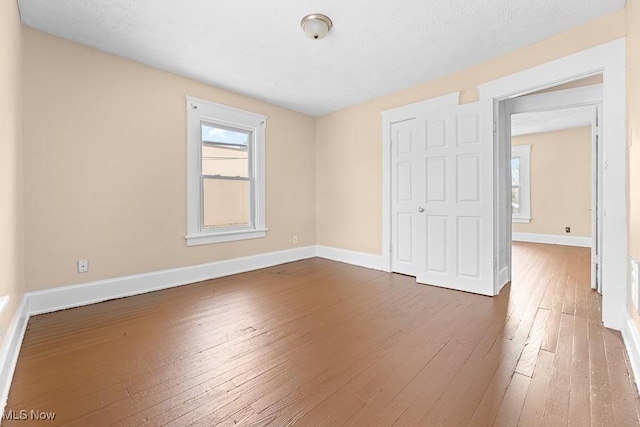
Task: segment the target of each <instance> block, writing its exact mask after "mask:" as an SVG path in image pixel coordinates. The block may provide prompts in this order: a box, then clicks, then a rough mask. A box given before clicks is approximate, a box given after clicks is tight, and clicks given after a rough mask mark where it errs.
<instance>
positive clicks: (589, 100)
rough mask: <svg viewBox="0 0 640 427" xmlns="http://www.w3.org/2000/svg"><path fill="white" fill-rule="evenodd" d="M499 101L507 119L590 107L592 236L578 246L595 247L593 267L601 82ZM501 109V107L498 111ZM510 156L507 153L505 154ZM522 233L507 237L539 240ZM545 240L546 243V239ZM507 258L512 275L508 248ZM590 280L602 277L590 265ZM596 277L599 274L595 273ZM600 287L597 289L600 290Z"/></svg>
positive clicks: (599, 214) (599, 211)
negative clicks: (522, 115)
mask: <svg viewBox="0 0 640 427" xmlns="http://www.w3.org/2000/svg"><path fill="white" fill-rule="evenodd" d="M500 103H506V106H505V108H504V112H505V115H506V119H507V120H509V116H510V115H511V114H517V113H529V112H537V111H548V110H554V109H559V108H570V107H591V108H592V109H593V111H594V113H593V115H592V117H591V157H592V158H591V206H592V209H591V238H581V239H583V240H585V241H587V242H588V243H587V244H586V245H583V244H582V242H580V243H579V246H588V247H591V248H592V249H594V248H596V247H597V248H598V254H595V253H593V252H592V260H591V261H592V266H593V265H594V264H593V263H594V262H597V263H599V264H601V263H602V262H601V260H600V259H599V254H600V252H601V244H602V243H601V241H598V242H596V238H597V236H599V235H600V234H601V232H602V230H601V227H599V228H598V229H596V225H597V224H598V221H599V220H600V221H601V219H602V214H603V212H602V206H600V205H599V204H598V203H597V200H598V198H599V197H602V193H601V191H602V189H601V188H598V187H599V185H598V182H599V180H600V179H601V175H602V161H601V160H602V159H601V157H602V156H600V155H598V153H597V151H596V140H597V138H598V136H597V129H598V128H601V127H602V126H601V123H599V122H600V121H601V120H602V84H596V85H591V86H582V87H577V88H573V89H564V90H558V91H553V92H548V93H542V94H534V95H525V96H521V97H518V98H513V99H508V100H505V101H500ZM501 111H502V110H501ZM568 125H571V123H568ZM505 131H506V133H500V134H499V136H498V137H499V138H500V137H506V144H507V145H510V143H511V133H510V127H506V129H505ZM498 146H499V147H502V148H504V149H506V148H507V147H506V146H504V145H502V141H500V142H499V143H498ZM507 157H510V156H507ZM506 190H507V191H508V192H509V195H510V194H511V188H507V189H506ZM508 228H509V230H510V229H511V227H510V226H508ZM522 234H523V235H525V236H526V237H527V238H525V239H524V240H520V239H518V238H516V239H513V238H512V239H510V240H511V241H525V242H527V241H530V242H536V241H538V240H537V239H533V240H529V237H534V236H536V237H537V236H538V235H533V236H530V235H528V234H527V233H522ZM540 237H542V238H541V239H540V240H539V241H540V242H545V240H546V239H545V237H546V236H545V237H543V236H540ZM554 237H557V244H564V243H565V242H564V241H563V240H564V238H565V236H564V235H561V236H554ZM572 239H576V238H575V237H573V238H572ZM545 243H546V242H545ZM566 244H572V243H570V242H569V241H568V239H567V241H566ZM507 259H508V263H507V265H508V270H509V277H511V257H510V251H509V253H508V254H507ZM591 276H592V277H591V280H592V288H594V289H595V286H594V285H595V283H596V282H598V283H600V284H601V277H598V278H597V280H596V277H595V276H596V271H595V268H593V267H592V271H591ZM598 276H600V275H599V274H598ZM600 290H601V289H599V291H600Z"/></svg>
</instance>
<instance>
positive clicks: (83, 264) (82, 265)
mask: <svg viewBox="0 0 640 427" xmlns="http://www.w3.org/2000/svg"><path fill="white" fill-rule="evenodd" d="M87 271H89V260H86V259H79V260H78V273H86V272H87Z"/></svg>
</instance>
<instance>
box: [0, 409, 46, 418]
mask: <svg viewBox="0 0 640 427" xmlns="http://www.w3.org/2000/svg"><path fill="white" fill-rule="evenodd" d="M55 418H56V413H55V412H42V411H38V410H36V409H32V410H30V411H27V410H26V409H22V410H20V411H16V410H11V411H5V412H4V414H2V419H3V420H12V421H27V420H29V421H52V420H54V419H55Z"/></svg>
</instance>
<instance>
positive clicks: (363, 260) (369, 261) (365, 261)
mask: <svg viewBox="0 0 640 427" xmlns="http://www.w3.org/2000/svg"><path fill="white" fill-rule="evenodd" d="M316 256H318V257H320V258H326V259H330V260H333V261H339V262H344V263H346V264H351V265H357V266H359V267H366V268H371V269H373V270H382V271H385V267H384V265H383V264H384V262H383V258H382V255H373V254H367V253H364V252H356V251H350V250H347V249H338V248H331V247H328V246H320V245H318V246H316Z"/></svg>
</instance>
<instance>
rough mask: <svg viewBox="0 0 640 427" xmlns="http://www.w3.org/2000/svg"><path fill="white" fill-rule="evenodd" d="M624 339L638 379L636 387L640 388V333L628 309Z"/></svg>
mask: <svg viewBox="0 0 640 427" xmlns="http://www.w3.org/2000/svg"><path fill="white" fill-rule="evenodd" d="M622 339H623V340H624V345H625V347H626V348H627V354H628V355H629V361H630V362H631V370H632V371H633V378H634V379H635V381H636V388H637V389H638V390H640V333H638V329H637V328H636V325H635V323H634V322H633V319H632V318H631V315H630V314H629V311H628V310H625V320H624V322H623V325H622Z"/></svg>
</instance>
